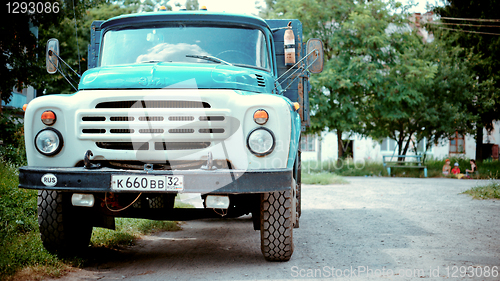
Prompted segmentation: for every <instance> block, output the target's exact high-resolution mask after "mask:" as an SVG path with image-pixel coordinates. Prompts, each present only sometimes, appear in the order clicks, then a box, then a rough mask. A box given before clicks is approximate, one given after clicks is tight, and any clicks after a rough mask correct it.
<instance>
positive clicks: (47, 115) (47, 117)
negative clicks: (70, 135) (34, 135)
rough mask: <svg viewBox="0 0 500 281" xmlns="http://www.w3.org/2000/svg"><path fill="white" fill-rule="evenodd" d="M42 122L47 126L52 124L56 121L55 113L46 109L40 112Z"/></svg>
mask: <svg viewBox="0 0 500 281" xmlns="http://www.w3.org/2000/svg"><path fill="white" fill-rule="evenodd" d="M42 123H43V124H45V125H47V126H52V125H54V123H56V114H55V113H54V112H53V111H51V110H46V111H44V112H43V113H42Z"/></svg>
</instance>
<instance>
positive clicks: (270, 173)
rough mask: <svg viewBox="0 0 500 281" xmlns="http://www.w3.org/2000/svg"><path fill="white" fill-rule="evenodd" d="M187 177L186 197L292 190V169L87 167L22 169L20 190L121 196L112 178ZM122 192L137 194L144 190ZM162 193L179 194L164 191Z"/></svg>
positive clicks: (20, 172) (185, 179)
mask: <svg viewBox="0 0 500 281" xmlns="http://www.w3.org/2000/svg"><path fill="white" fill-rule="evenodd" d="M47 174H52V175H53V176H54V177H55V178H56V179H57V180H56V181H57V183H56V184H55V185H54V186H47V185H45V184H43V183H42V177H44V176H45V175H47ZM174 174H175V175H183V176H184V190H183V191H182V193H202V194H207V193H210V194H245V193H247V194H250V193H266V192H273V191H285V190H290V189H291V185H292V169H269V170H249V171H244V170H229V169H219V170H209V171H207V170H175V171H169V170H152V171H151V170H150V171H145V170H119V169H111V168H100V169H86V168H84V167H72V168H48V167H27V166H26V167H21V168H19V187H20V188H27V189H44V190H58V191H69V192H84V193H90V192H117V191H112V190H111V175H132V176H139V175H174ZM121 192H129V193H137V192H143V191H142V190H140V189H131V190H126V191H121ZM161 193H177V192H176V191H163V192H161Z"/></svg>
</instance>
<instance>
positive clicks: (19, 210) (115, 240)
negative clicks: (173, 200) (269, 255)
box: [0, 161, 191, 280]
mask: <svg viewBox="0 0 500 281" xmlns="http://www.w3.org/2000/svg"><path fill="white" fill-rule="evenodd" d="M18 184H19V180H18V171H17V167H15V166H14V165H12V164H6V163H4V162H3V161H0V280H41V279H43V278H44V277H59V276H61V275H64V274H65V272H67V271H68V270H71V267H79V266H81V265H82V264H84V263H85V260H84V259H82V258H78V257H75V258H69V259H61V258H59V257H58V256H56V255H53V254H51V253H49V252H48V251H47V250H45V248H44V247H43V245H42V241H41V239H40V233H39V230H38V222H37V191H36V190H27V189H20V188H18V187H17V186H18ZM176 207H191V206H190V205H189V204H185V203H183V204H177V205H176ZM180 229H181V227H180V223H178V222H171V221H151V220H144V219H129V218H117V219H116V230H108V229H102V228H94V230H93V233H92V239H91V246H92V247H94V248H101V247H104V248H117V247H119V246H122V245H132V244H133V243H134V241H135V240H136V239H138V238H139V237H140V236H141V235H144V234H150V233H153V232H156V231H177V230H180Z"/></svg>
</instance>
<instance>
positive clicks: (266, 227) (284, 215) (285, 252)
mask: <svg viewBox="0 0 500 281" xmlns="http://www.w3.org/2000/svg"><path fill="white" fill-rule="evenodd" d="M293 201H294V200H292V191H291V190H287V191H276V192H270V193H264V194H262V197H261V213H260V243H261V251H262V254H263V255H264V258H265V259H266V260H268V261H288V260H289V259H290V258H291V257H292V254H293V224H294V221H293V215H292V212H293V211H294V210H293V209H294V208H292V202H293Z"/></svg>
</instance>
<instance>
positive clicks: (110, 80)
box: [78, 62, 274, 93]
mask: <svg viewBox="0 0 500 281" xmlns="http://www.w3.org/2000/svg"><path fill="white" fill-rule="evenodd" d="M273 86H274V80H273V78H272V76H271V75H270V74H269V73H268V72H265V71H262V70H258V69H252V68H246V67H238V66H230V65H220V64H217V65H214V64H205V63H197V64H193V63H189V64H188V63H170V62H159V63H144V64H129V65H119V66H106V67H96V68H92V69H90V70H87V71H86V72H85V73H84V74H83V76H82V78H81V80H80V84H79V85H78V89H79V90H91V89H93V90H94V89H163V88H179V89H233V90H242V91H251V92H257V93H271V92H272V91H273V89H274V87H273Z"/></svg>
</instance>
